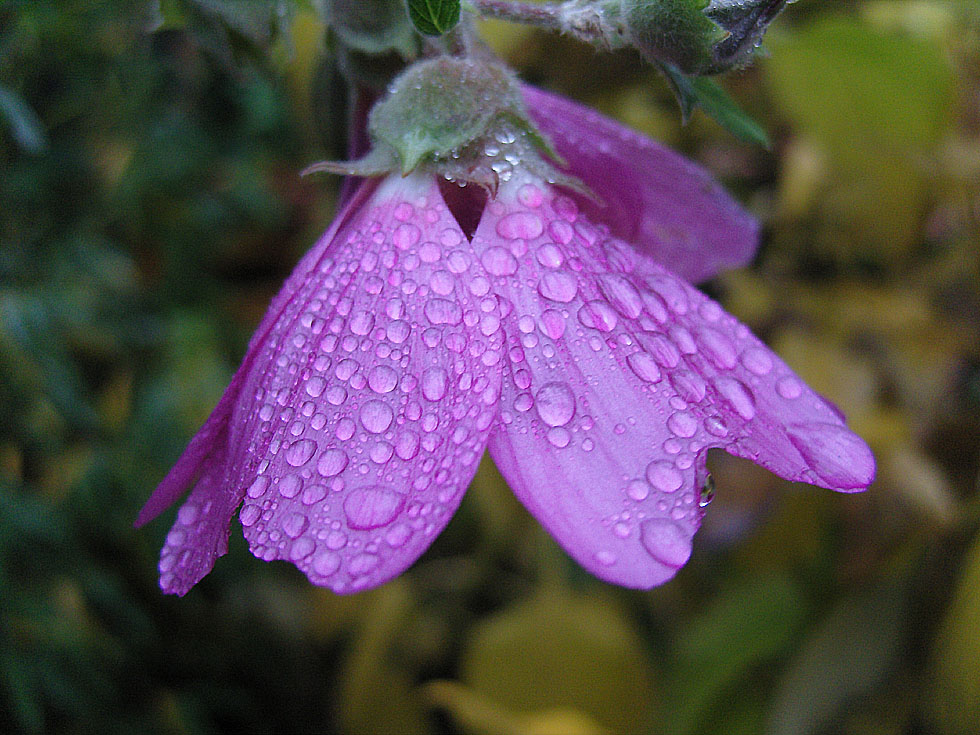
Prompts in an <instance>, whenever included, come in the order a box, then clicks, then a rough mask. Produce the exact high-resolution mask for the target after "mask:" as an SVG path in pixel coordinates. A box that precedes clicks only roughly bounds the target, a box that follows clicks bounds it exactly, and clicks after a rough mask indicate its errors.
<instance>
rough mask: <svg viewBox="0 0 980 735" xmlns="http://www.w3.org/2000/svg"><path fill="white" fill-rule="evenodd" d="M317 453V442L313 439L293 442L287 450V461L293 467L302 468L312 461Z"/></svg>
mask: <svg viewBox="0 0 980 735" xmlns="http://www.w3.org/2000/svg"><path fill="white" fill-rule="evenodd" d="M315 451H316V442H315V441H313V440H312V439H300V440H299V441H298V442H293V443H292V444H290V445H289V449H287V450H286V461H287V462H288V463H289V464H291V465H292V466H293V467H302V466H303V465H304V464H306V463H307V462H309V461H310V457H312V456H313V453H314V452H315Z"/></svg>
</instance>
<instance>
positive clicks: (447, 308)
mask: <svg viewBox="0 0 980 735" xmlns="http://www.w3.org/2000/svg"><path fill="white" fill-rule="evenodd" d="M423 311H424V312H425V318H426V319H428V320H429V321H430V322H431V323H432V324H437V325H438V324H450V325H456V324H459V323H460V322H461V321H462V320H463V309H462V307H461V306H460V305H459V304H458V303H456V302H455V301H447V300H446V299H429V300H428V301H426V302H425V306H424V307H423Z"/></svg>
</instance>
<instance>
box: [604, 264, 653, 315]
mask: <svg viewBox="0 0 980 735" xmlns="http://www.w3.org/2000/svg"><path fill="white" fill-rule="evenodd" d="M598 280H599V290H600V291H602V295H603V296H605V297H606V299H608V300H609V303H611V304H612V305H613V307H615V309H616V310H617V311H618V312H619V313H620V314H622V315H623V316H625V317H629V318H630V319H636V318H637V317H638V316H639V315H640V314H641V313H643V299H642V298H641V297H640V292H639V291H637V290H636V286H634V285H633V284H632V283H630V281H629V279H628V278H626V277H624V276H620V275H617V274H605V275H602V276H599V279H598Z"/></svg>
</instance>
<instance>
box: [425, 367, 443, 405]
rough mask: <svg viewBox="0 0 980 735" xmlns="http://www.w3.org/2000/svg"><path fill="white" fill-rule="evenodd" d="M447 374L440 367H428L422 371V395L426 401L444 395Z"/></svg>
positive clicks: (439, 398) (435, 399) (437, 398)
mask: <svg viewBox="0 0 980 735" xmlns="http://www.w3.org/2000/svg"><path fill="white" fill-rule="evenodd" d="M448 383H449V376H448V375H447V374H446V371H445V370H444V369H442V368H441V367H433V368H428V369H427V370H426V371H425V372H423V373H422V395H423V396H425V399H426V400H428V401H433V402H435V401H439V400H441V399H442V398H443V397H444V396H445V395H446V386H447V385H448Z"/></svg>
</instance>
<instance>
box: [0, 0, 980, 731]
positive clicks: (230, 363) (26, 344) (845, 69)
mask: <svg viewBox="0 0 980 735" xmlns="http://www.w3.org/2000/svg"><path fill="white" fill-rule="evenodd" d="M162 9H163V10H164V11H165V12H164V14H163V16H162V17H161V16H160V15H159V14H158V12H157V11H158V10H159V8H158V7H156V6H155V4H154V3H150V2H106V1H103V2H98V1H97V0H5V1H4V2H2V3H0V731H3V732H11V733H42V732H51V733H117V732H118V733H122V732H125V733H132V732H147V733H218V732H236V733H237V732H243V733H244V732H256V733H259V732H262V733H272V732H282V733H294V732H324V733H334V732H336V733H398V734H404V735H411V734H413V733H419V734H432V735H440V734H448V733H488V734H492V735H496V734H498V733H499V734H502V735H510V734H513V735H519V734H526V735H535V734H536V735H592V734H595V733H627V734H633V733H637V734H640V733H650V734H660V733H663V734H664V735H699V734H705V735H706V734H710V733H725V734H727V735H741V734H743V733H744V734H746V735H749V734H752V733H763V734H766V735H819V734H821V733H823V734H826V733H853V734H854V735H899V734H903V735H928V734H932V733H936V734H945V733H950V734H961V733H962V734H967V733H971V734H975V733H977V732H980V536H978V534H977V529H978V525H980V512H978V510H980V498H978V463H980V285H978V284H980V226H978V223H980V9H978V6H977V5H976V4H975V3H974V2H971V1H970V0H963V1H959V0H851V1H843V0H801V1H800V2H798V3H795V4H793V5H790V6H789V7H788V9H787V10H786V12H785V13H784V14H783V15H782V16H781V17H780V19H779V20H778V21H777V22H776V24H775V25H774V26H773V27H772V29H771V30H770V33H769V35H768V36H767V44H766V46H767V49H768V52H769V53H768V55H767V56H766V57H764V58H762V59H761V60H760V61H759V62H758V63H757V64H755V65H754V66H753V67H751V68H750V69H747V70H744V71H740V72H736V73H733V74H731V75H729V76H727V77H726V78H724V80H723V85H724V86H725V87H726V89H727V90H728V91H729V93H730V94H731V95H732V96H733V97H734V98H735V99H736V100H738V101H739V103H740V104H741V105H742V106H743V107H744V108H745V109H746V110H747V111H748V112H749V113H750V114H751V115H752V116H754V117H755V119H756V120H758V121H759V122H760V123H761V124H762V125H763V126H764V127H765V129H766V130H767V131H768V132H769V134H770V135H771V137H772V141H773V144H772V147H771V150H765V149H763V148H761V147H759V146H754V145H751V144H747V143H743V142H740V141H739V140H737V139H736V138H734V137H733V136H731V135H730V134H728V133H726V132H724V131H723V130H722V129H721V128H719V127H718V126H717V125H716V124H715V123H714V122H712V121H711V120H710V119H708V118H706V117H705V116H704V115H702V114H701V113H700V112H696V113H695V114H694V116H693V118H692V120H691V121H690V123H689V124H688V125H686V126H681V124H680V119H679V114H678V111H677V108H676V105H675V103H674V102H673V100H672V98H671V94H670V92H669V90H668V88H667V86H666V85H665V84H664V82H663V81H662V80H661V79H660V78H659V77H658V76H657V74H656V73H655V72H654V71H652V70H651V69H650V68H649V67H646V66H644V65H643V64H642V63H641V62H640V61H639V59H638V57H637V56H636V55H635V54H633V53H629V52H623V53H619V54H615V55H606V56H602V55H597V54H595V53H594V52H593V51H592V50H590V49H588V48H586V47H583V46H581V45H578V44H576V43H574V42H572V41H570V40H567V39H559V38H555V37H552V36H548V35H546V34H543V33H539V32H536V31H530V30H527V29H523V28H520V27H515V26H510V25H505V24H499V23H490V24H487V25H486V26H485V28H484V30H485V34H486V37H487V39H488V40H489V42H490V43H491V44H492V46H493V47H494V48H495V49H496V50H497V51H498V53H500V54H501V55H503V56H504V57H505V58H507V59H508V60H509V61H510V62H511V63H512V64H513V65H514V66H516V67H517V68H518V69H519V70H520V71H521V73H522V75H523V76H524V77H525V78H526V79H528V80H530V81H532V82H535V83H538V84H542V85H544V86H547V87H550V88H552V89H555V90H558V91H561V92H564V93H566V94H568V95H570V96H573V97H575V98H577V99H580V100H584V101H586V102H587V103H590V104H592V105H595V106H597V107H598V108H600V109H602V110H603V111H605V112H607V113H608V114H611V115H613V116H615V117H617V118H619V119H621V120H623V121H625V122H626V123H628V124H630V125H632V126H634V127H636V128H638V129H640V130H643V131H645V132H647V133H649V134H650V135H652V136H654V137H656V138H658V139H660V140H662V141H664V142H665V143H666V144H667V145H670V146H672V147H674V148H676V149H678V150H680V151H683V152H684V153H685V154H687V155H689V156H690V157H692V158H693V159H695V160H698V161H700V162H701V163H702V164H704V165H705V166H707V167H708V168H709V169H711V170H712V171H713V172H714V173H715V174H716V176H717V177H718V178H719V179H720V180H722V181H723V182H724V183H725V185H726V186H727V187H728V188H729V190H730V191H732V192H733V194H734V195H735V196H737V197H738V198H739V199H740V200H742V201H743V202H744V203H745V205H746V206H747V207H748V208H749V209H750V210H752V211H753V212H754V213H755V214H756V215H757V216H758V217H759V219H760V220H761V221H762V222H763V223H764V241H763V244H762V248H761V249H760V251H759V254H758V257H757V258H756V259H755V261H754V263H753V264H752V265H751V267H748V268H745V269H741V270H738V271H736V272H731V273H727V274H724V275H722V276H720V277H719V278H717V279H716V280H714V281H712V282H711V283H708V284H705V286H704V288H705V289H706V290H707V291H708V292H709V293H711V294H712V295H713V296H715V297H717V298H719V299H720V300H721V301H722V303H723V304H724V305H725V306H726V308H728V309H729V310H730V311H732V312H733V313H734V314H736V315H737V316H739V317H740V318H741V319H742V320H744V321H746V322H747V323H748V324H749V325H750V326H751V327H752V328H753V329H754V330H755V331H756V333H757V334H759V335H760V336H761V337H763V339H765V340H766V341H767V342H768V343H769V344H770V345H772V346H773V347H774V348H775V349H776V350H777V351H778V352H779V353H780V354H781V355H782V356H783V357H784V358H785V359H786V360H787V361H788V362H789V363H790V365H792V366H793V367H794V368H795V369H796V370H797V371H798V372H800V373H801V374H802V375H803V376H804V377H805V378H806V379H807V380H808V381H809V382H810V383H811V385H813V386H814V387H816V388H817V389H818V390H819V391H821V392H822V393H824V394H825V395H826V396H828V397H829V398H831V399H832V400H833V401H834V402H836V403H837V404H838V405H839V406H840V407H841V408H842V409H843V410H844V411H845V412H846V413H847V414H848V416H849V418H850V422H851V426H852V427H853V428H854V429H855V430H856V431H857V432H858V433H860V434H861V435H862V436H863V437H865V438H866V439H867V440H868V442H869V443H870V444H871V446H872V447H873V448H874V450H875V453H876V455H877V457H878V461H879V467H880V471H879V479H878V480H877V482H876V483H875V484H874V485H873V486H872V488H871V490H870V491H869V492H867V493H866V494H863V495H855V496H842V495H834V494H833V493H829V492H827V491H823V490H818V489H816V488H811V487H808V486H803V485H793V484H790V483H786V482H784V481H782V480H779V479H777V478H775V477H773V476H771V475H769V474H768V473H767V472H765V471H764V470H761V469H759V468H757V467H755V466H753V465H751V464H748V463H744V462H740V461H736V460H733V459H731V458H729V457H727V455H724V454H719V455H717V456H712V457H711V466H712V469H713V472H714V476H715V479H716V481H717V485H718V491H717V497H716V499H715V501H714V503H713V504H712V505H711V507H710V508H709V509H708V515H707V518H706V522H705V526H704V528H703V529H702V531H701V532H700V533H699V535H698V536H697V538H696V539H695V550H694V555H693V557H692V560H691V562H690V563H689V564H688V565H687V566H686V567H685V568H684V569H682V570H681V572H680V573H679V574H678V575H677V577H676V579H675V580H673V581H672V582H670V583H669V584H667V585H665V586H664V587H661V588H658V589H655V590H652V591H649V592H636V591H629V590H623V589H619V588H615V587H612V586H609V585H606V584H603V583H601V582H598V581H597V580H595V579H593V578H591V577H590V576H589V575H587V574H586V573H584V572H583V571H581V570H580V569H579V568H578V567H577V566H576V565H575V564H574V563H573V562H571V561H570V560H568V558H567V557H565V556H564V554H563V553H562V552H561V551H560V550H559V549H558V547H557V546H556V545H555V544H554V542H552V541H551V539H550V538H549V537H548V536H547V535H546V534H545V533H544V532H543V531H541V530H540V528H539V527H538V526H537V524H536V523H535V522H534V521H533V519H531V518H530V517H529V516H528V514H527V513H526V512H525V511H524V510H523V509H522V507H521V506H520V505H519V504H518V503H517V502H516V501H515V500H514V499H513V497H512V495H511V494H510V491H509V490H508V489H507V487H506V486H505V484H504V483H503V482H502V480H501V479H500V477H499V476H498V475H497V474H496V472H495V470H494V469H493V467H492V466H491V465H490V464H489V463H485V464H484V465H483V466H482V467H481V470H480V473H479V474H478V476H477V478H476V480H475V481H474V483H473V486H472V487H471V488H470V490H469V492H468V494H467V496H466V499H465V500H464V502H463V505H462V507H461V508H460V511H459V513H458V515H457V517H456V518H455V519H454V520H453V521H452V522H451V524H450V525H449V527H448V528H447V529H446V531H445V532H444V533H443V534H442V536H441V537H440V538H439V539H438V540H437V542H436V543H435V544H434V545H433V547H432V548H431V550H430V551H429V552H427V553H426V554H425V556H423V557H422V559H421V560H420V561H419V562H418V563H417V564H416V565H415V566H414V567H413V568H412V569H411V570H410V571H409V572H408V573H406V574H405V575H403V576H402V577H401V578H399V579H397V580H396V581H394V582H392V583H390V584H388V585H386V586H384V587H382V588H381V589H378V590H375V591H372V592H368V593H363V594H359V595H355V596H353V597H337V596H335V595H333V594H332V593H330V592H328V591H326V590H321V589H317V588H314V587H311V586H310V585H309V584H308V583H307V581H306V579H305V577H303V576H302V575H301V574H300V573H299V572H297V571H296V570H295V569H294V568H293V567H292V566H291V565H289V564H286V563H284V562H276V563H272V564H265V563H262V562H260V561H258V560H256V559H254V558H252V557H251V555H250V554H249V553H248V551H247V549H246V547H245V544H244V541H243V540H242V539H241V535H240V532H239V531H238V526H237V520H236V521H233V528H232V534H231V551H230V553H229V555H228V556H227V557H225V558H223V559H221V560H220V561H219V562H218V564H217V566H216V568H215V570H214V572H213V573H212V574H211V575H210V576H209V577H207V578H206V579H205V580H204V581H203V582H201V583H200V584H199V585H198V586H197V587H196V588H195V589H194V590H192V591H191V593H190V594H188V595H187V596H186V597H185V598H184V599H177V598H173V597H166V596H164V595H162V594H161V593H160V592H159V590H158V589H157V584H156V563H157V554H158V550H159V548H160V546H161V544H162V541H163V537H164V535H165V534H166V532H167V530H168V528H169V524H170V522H171V521H172V519H173V511H171V512H170V513H169V514H168V515H167V516H166V517H165V518H164V519H161V520H158V521H156V522H154V523H153V524H152V525H150V526H149V527H148V528H146V529H143V530H140V531H138V532H137V531H134V529H133V527H132V522H133V519H134V518H135V516H136V513H137V510H138V509H139V508H140V506H141V504H142V502H143V501H144V500H145V498H146V497H147V496H148V495H149V493H150V492H151V491H152V489H153V488H154V487H155V485H156V483H157V482H158V481H159V480H160V479H161V478H162V477H163V475H164V474H165V473H166V471H167V470H168V469H169V467H170V465H171V464H172V462H173V461H174V460H175V459H176V458H177V456H178V455H179V453H180V451H181V450H182V448H183V447H184V445H185V443H186V442H187V440H188V439H189V438H190V437H191V436H192V434H193V433H194V432H195V430H196V429H197V428H198V426H199V425H200V424H201V423H202V421H203V420H204V418H205V417H206V416H207V414H208V413H209V411H210V409H211V408H212V407H213V405H214V404H215V403H216V401H217V399H218V397H219V395H220V394H221V392H222V390H223V388H224V386H225V384H226V383H227V381H228V379H229V377H230V375H231V374H232V372H233V370H234V368H235V367H236V366H237V364H238V361H239V359H240V358H241V356H242V355H243V354H244V350H245V345H246V341H247V339H248V337H249V334H250V332H251V330H252V328H253V327H254V326H255V324H256V323H257V322H258V320H259V318H260V317H261V315H262V313H263V310H264V308H265V306H266V304H267V303H268V301H269V299H270V297H271V296H272V295H273V294H274V293H275V291H276V290H277V288H278V286H279V284H280V283H281V282H282V281H283V279H284V278H285V276H286V275H287V274H288V272H289V271H290V269H291V267H292V265H293V264H294V263H295V262H296V261H297V260H298V258H299V257H300V255H301V254H302V253H303V252H304V250H305V249H306V248H307V247H309V245H310V244H311V243H312V242H313V241H314V239H315V238H316V237H317V236H318V235H319V234H320V233H321V232H322V231H323V230H324V229H326V227H327V225H328V223H329V221H330V218H331V216H332V213H333V209H334V202H335V200H336V192H337V188H338V182H337V181H334V180H331V179H329V178H317V177H312V178H307V179H302V178H300V177H299V176H298V175H297V172H298V171H299V170H300V169H302V168H303V167H304V166H306V165H307V164H309V163H311V162H313V161H316V160H321V159H323V158H325V157H338V156H341V155H342V152H343V148H344V142H343V141H344V135H345V131H344V121H345V113H344V110H343V98H344V97H343V89H342V86H341V84H340V81H339V76H338V73H337V69H336V65H335V64H334V62H333V61H332V58H331V56H330V54H329V52H328V47H327V45H326V44H325V43H324V37H325V31H324V28H323V26H322V25H321V22H320V20H319V16H318V15H317V13H316V12H315V9H314V8H313V7H312V3H309V2H302V1H300V0H297V1H295V2H271V1H270V2H263V1H262V0H235V1H230V0H229V1H223V0H165V2H164V3H163V4H162ZM161 20H162V22H161Z"/></svg>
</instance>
